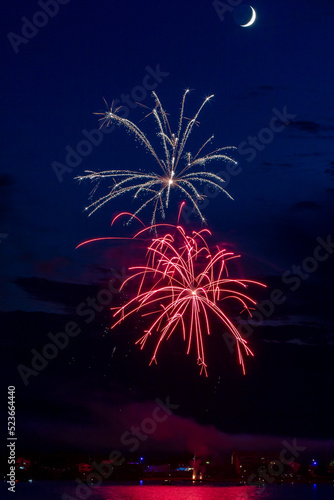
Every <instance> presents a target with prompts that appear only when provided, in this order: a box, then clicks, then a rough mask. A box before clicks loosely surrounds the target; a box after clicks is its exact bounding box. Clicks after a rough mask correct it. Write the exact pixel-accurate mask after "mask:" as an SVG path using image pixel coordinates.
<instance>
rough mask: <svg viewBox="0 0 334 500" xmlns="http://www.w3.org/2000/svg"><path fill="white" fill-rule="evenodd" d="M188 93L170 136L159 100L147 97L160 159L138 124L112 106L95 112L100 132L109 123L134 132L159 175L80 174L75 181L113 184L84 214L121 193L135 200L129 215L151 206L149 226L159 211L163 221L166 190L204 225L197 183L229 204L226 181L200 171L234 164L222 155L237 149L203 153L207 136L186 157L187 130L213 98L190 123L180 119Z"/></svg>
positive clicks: (167, 198)
mask: <svg viewBox="0 0 334 500" xmlns="http://www.w3.org/2000/svg"><path fill="white" fill-rule="evenodd" d="M188 93H189V89H187V90H186V91H185V93H184V95H183V98H182V103H181V111H180V117H179V122H178V127H177V132H176V133H172V131H171V127H170V124H169V120H168V117H167V113H166V112H165V110H164V108H163V107H162V104H161V101H160V99H159V98H158V96H157V94H156V93H155V92H153V93H152V94H153V97H154V99H155V107H154V108H153V109H150V112H149V113H148V115H151V114H152V115H153V116H154V119H155V121H156V124H157V126H158V137H159V138H160V141H161V144H162V149H163V157H162V158H160V156H159V155H158V153H157V151H156V150H155V148H154V147H153V146H152V144H151V142H150V141H149V140H148V138H147V137H146V135H145V134H144V132H142V130H141V129H140V128H139V127H138V126H137V125H135V124H134V123H133V122H132V121H130V120H128V119H126V118H122V117H120V116H119V115H118V114H117V112H118V110H119V109H120V108H119V107H118V108H116V109H114V105H113V104H112V105H111V107H110V109H109V110H108V111H105V112H100V113H95V114H96V115H101V118H99V120H101V122H102V123H101V127H102V126H103V125H105V124H106V125H107V126H108V125H110V124H111V123H115V124H117V125H123V126H124V127H125V128H126V129H127V131H129V132H131V133H133V134H134V136H135V138H136V139H138V140H139V141H140V143H141V144H142V145H143V146H144V147H145V148H146V149H147V151H148V152H149V153H150V154H151V155H152V156H153V158H154V159H155V161H156V162H157V163H158V165H159V172H144V171H134V170H106V171H102V172H95V171H90V170H86V171H85V175H81V176H79V177H77V179H79V180H80V181H81V180H87V179H89V180H91V181H98V182H99V181H101V180H102V179H108V178H111V179H113V181H114V185H113V186H112V187H111V189H110V191H109V192H108V193H107V194H106V195H104V196H102V197H101V198H99V199H97V200H95V201H93V202H92V203H91V204H90V205H89V206H88V207H86V210H88V211H89V215H91V214H93V213H94V212H95V211H96V210H98V209H99V208H100V207H102V206H103V205H104V204H105V203H107V202H109V201H112V200H114V199H115V198H117V197H119V196H121V195H123V194H130V193H131V194H132V195H133V198H134V199H135V200H139V206H138V209H137V210H136V211H135V212H134V214H133V216H136V215H138V213H139V212H141V211H142V210H143V209H144V208H145V207H147V206H148V205H151V206H152V207H153V211H152V217H151V224H152V225H153V224H155V223H156V216H157V212H158V211H159V212H160V214H161V216H162V218H165V211H166V209H167V208H168V206H169V204H170V194H171V190H172V189H178V190H179V191H180V192H181V193H182V194H183V196H184V197H185V198H186V199H188V200H189V201H190V202H191V205H192V207H193V209H194V211H195V213H197V215H198V216H199V217H200V218H201V220H202V221H203V222H205V218H204V216H203V214H202V212H201V210H200V208H199V206H198V203H199V201H200V200H202V199H203V195H202V194H201V193H200V192H199V191H198V188H197V187H196V186H197V185H198V184H200V185H201V184H206V185H208V186H210V187H213V188H215V189H217V190H219V191H221V192H223V193H225V194H226V195H227V196H228V197H229V198H231V199H232V197H231V196H230V195H229V194H228V193H227V191H226V190H225V189H224V188H223V186H222V184H223V183H224V182H225V181H224V179H222V178H221V177H220V176H219V175H217V174H215V173H213V172H209V171H207V170H203V168H205V167H206V165H207V163H209V162H210V161H214V160H215V161H217V160H218V161H225V162H232V163H234V164H237V162H236V161H235V160H234V159H233V158H231V157H230V156H227V154H225V151H226V150H229V149H236V148H235V147H233V146H231V147H223V148H218V149H215V150H214V151H211V152H210V153H207V154H203V150H204V148H205V147H206V146H207V145H208V144H209V143H210V142H211V140H212V139H213V136H211V137H210V138H209V139H207V140H206V141H205V142H204V144H203V145H202V146H201V147H200V148H199V150H198V151H197V153H196V154H195V155H194V156H193V155H192V154H191V153H189V152H187V153H185V146H186V143H187V141H188V138H189V136H190V134H191V131H192V129H193V127H194V125H195V124H196V125H198V124H199V123H198V121H197V118H198V116H199V114H200V112H201V110H202V108H203V107H204V105H205V104H206V103H207V102H208V101H209V100H210V99H211V98H212V97H213V95H211V96H209V97H207V98H206V99H205V100H204V101H203V103H202V104H201V106H200V108H199V109H198V111H197V112H196V114H195V116H194V117H193V118H192V119H189V118H186V117H185V116H184V106H185V100H186V96H187V94H188ZM145 107H146V106H145ZM148 115H146V116H148ZM185 122H186V125H185ZM101 127H100V128H101ZM201 155H202V156H201Z"/></svg>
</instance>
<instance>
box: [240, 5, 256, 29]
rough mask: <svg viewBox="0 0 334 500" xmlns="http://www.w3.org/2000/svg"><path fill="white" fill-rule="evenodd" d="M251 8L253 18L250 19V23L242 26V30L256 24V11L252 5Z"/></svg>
mask: <svg viewBox="0 0 334 500" xmlns="http://www.w3.org/2000/svg"><path fill="white" fill-rule="evenodd" d="M250 8H251V9H252V17H251V18H250V20H249V21H248V23H246V24H241V25H240V26H241V27H242V28H248V26H252V24H254V23H255V19H256V11H255V9H253V7H252V6H251V5H250Z"/></svg>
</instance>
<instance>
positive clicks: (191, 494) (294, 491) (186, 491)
mask: <svg viewBox="0 0 334 500" xmlns="http://www.w3.org/2000/svg"><path fill="white" fill-rule="evenodd" d="M7 486H8V485H6V483H0V498H1V499H2V498H7V496H5V497H3V491H4V490H5V489H6V490H7ZM7 493H8V492H7V491H6V494H7ZM10 497H12V498H13V499H14V500H62V499H66V500H69V499H71V500H79V499H80V500H81V499H87V500H334V486H332V485H330V484H320V485H316V486H313V484H295V485H293V484H283V485H278V484H274V485H265V487H257V486H237V485H233V486H229V485H227V484H224V483H215V484H203V485H198V484H195V485H192V484H191V483H187V484H167V485H163V484H157V483H154V484H147V483H144V484H143V485H140V484H139V483H135V484H134V483H123V484H120V483H118V484H117V483H116V484H115V483H113V484H110V483H109V485H108V484H104V485H102V486H97V485H95V487H92V486H90V485H87V484H81V485H78V484H76V483H75V481H68V482H60V481H59V482H58V481H54V482H52V481H33V482H32V483H31V484H29V483H18V484H17V485H16V492H15V494H14V495H13V496H11V495H10ZM14 497H15V498H14Z"/></svg>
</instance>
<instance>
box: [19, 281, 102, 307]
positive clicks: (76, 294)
mask: <svg viewBox="0 0 334 500" xmlns="http://www.w3.org/2000/svg"><path fill="white" fill-rule="evenodd" d="M15 283H16V284H17V285H18V286H19V287H21V288H22V290H24V291H25V292H26V293H28V294H29V295H30V296H31V297H32V298H33V299H35V300H39V301H43V302H49V303H52V304H57V305H61V306H63V307H64V310H65V311H66V312H72V311H73V310H74V308H76V307H77V306H78V305H79V304H80V303H81V302H82V301H83V300H85V298H87V297H96V295H97V293H98V292H99V290H100V288H99V287H98V286H93V285H85V284H76V283H66V282H60V281H51V280H48V279H46V278H37V277H31V278H23V277H21V278H17V279H16V280H15Z"/></svg>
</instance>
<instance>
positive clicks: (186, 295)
mask: <svg viewBox="0 0 334 500" xmlns="http://www.w3.org/2000/svg"><path fill="white" fill-rule="evenodd" d="M182 206H183V205H182ZM182 206H181V209H182ZM120 215H123V214H120ZM120 215H118V216H117V217H116V218H118V217H119V216H120ZM127 215H128V216H131V217H132V215H133V214H129V213H127ZM179 217H180V213H179ZM116 218H115V219H116ZM138 220H139V219H138ZM178 220H179V218H178ZM140 222H141V221H140ZM113 223H114V221H113ZM150 229H151V228H150V227H149V226H148V227H145V226H144V228H143V229H141V230H139V231H138V232H137V233H136V234H135V235H134V237H133V239H146V238H147V237H150V243H149V245H148V247H147V256H146V263H145V264H144V265H142V266H134V267H130V268H129V270H130V271H132V272H133V273H132V275H131V276H130V277H128V278H127V279H126V280H125V281H124V282H123V283H122V286H121V288H120V290H123V289H124V288H125V287H126V286H127V285H128V284H129V283H131V284H132V283H137V285H136V286H135V289H136V290H137V292H136V295H135V296H134V297H133V298H131V299H130V300H128V302H126V303H125V304H124V305H123V306H121V307H117V308H112V310H114V312H113V317H114V318H115V322H114V323H113V325H112V326H111V328H112V329H113V328H115V327H116V326H117V325H119V324H120V323H122V322H123V321H124V320H125V319H126V318H127V317H129V316H130V315H132V314H134V313H140V314H141V317H144V318H146V317H148V316H153V320H151V324H150V326H149V327H148V329H147V330H144V335H143V336H142V337H141V338H139V339H138V340H137V341H136V344H140V347H141V349H143V347H144V346H145V345H146V342H147V341H148V340H149V338H150V337H154V338H155V339H156V344H155V348H154V352H153V355H152V358H151V361H150V364H152V363H153V362H155V363H156V362H157V354H158V350H159V348H160V346H161V344H162V343H163V341H165V340H168V339H169V338H170V337H171V335H172V334H173V333H174V332H175V331H176V330H177V328H178V327H179V328H178V330H179V331H180V332H181V334H182V338H183V340H184V341H186V343H187V350H186V352H187V354H189V353H190V351H191V349H192V347H193V346H195V350H196V353H197V364H198V365H199V366H200V373H203V372H204V373H205V374H206V375H207V363H206V358H205V348H204V338H205V337H206V335H210V334H211V330H210V318H211V317H213V316H215V317H216V318H218V320H219V321H220V322H221V323H222V324H223V325H225V327H227V328H228V330H229V331H230V332H231V333H232V334H233V336H234V338H235V340H236V345H237V353H238V361H239V363H240V365H241V367H242V371H243V373H245V365H244V359H243V355H244V354H246V355H251V356H253V352H252V351H251V349H250V348H249V347H248V345H247V341H246V340H245V339H244V338H243V337H242V336H241V335H240V332H239V331H238V329H237V328H236V327H235V325H234V324H233V322H232V320H231V319H230V318H229V317H228V313H227V312H226V310H225V308H224V309H223V308H222V306H221V303H222V302H223V301H227V300H233V301H234V302H238V303H239V304H240V305H241V308H242V311H241V312H243V311H245V310H246V311H247V312H248V313H249V314H250V315H251V309H252V306H254V305H255V304H256V302H255V301H254V300H253V299H252V298H251V297H250V296H248V295H246V293H244V290H245V289H246V288H247V287H248V286H249V285H252V284H255V285H260V286H263V287H265V286H266V285H264V284H262V283H259V282H257V281H253V280H246V279H232V278H229V276H228V271H227V264H226V263H227V262H228V261H230V260H232V259H235V258H238V257H240V256H239V255H235V254H234V253H233V252H228V251H226V249H220V248H219V247H218V246H216V248H215V249H214V251H211V250H210V247H209V244H208V242H207V238H208V237H210V236H211V232H210V231H209V230H208V229H201V230H199V231H192V233H191V234H187V233H186V232H185V230H184V229H183V227H182V226H180V225H172V224H156V225H155V229H156V231H157V235H156V236H155V237H153V238H152V236H150V235H149V234H147V232H148V231H150ZM145 233H146V234H145ZM159 234H160V235H159ZM101 239H103V238H101ZM106 239H117V238H115V237H111V238H106ZM125 239H128V238H125ZM96 240H97V239H95V240H89V241H90V242H91V241H96ZM85 243H88V242H84V243H82V244H85ZM82 244H81V245H82ZM79 246H80V245H79ZM133 286H134V285H133Z"/></svg>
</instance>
